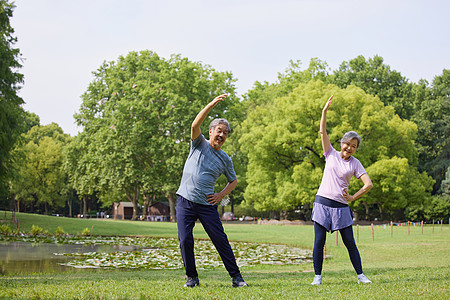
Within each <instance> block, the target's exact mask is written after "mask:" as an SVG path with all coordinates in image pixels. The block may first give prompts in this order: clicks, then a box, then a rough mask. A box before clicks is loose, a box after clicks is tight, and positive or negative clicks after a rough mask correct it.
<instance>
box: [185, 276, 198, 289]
mask: <svg viewBox="0 0 450 300" xmlns="http://www.w3.org/2000/svg"><path fill="white" fill-rule="evenodd" d="M196 285H200V281H199V280H198V277H188V279H187V281H186V283H185V284H184V285H183V287H190V288H193V287H195V286H196Z"/></svg>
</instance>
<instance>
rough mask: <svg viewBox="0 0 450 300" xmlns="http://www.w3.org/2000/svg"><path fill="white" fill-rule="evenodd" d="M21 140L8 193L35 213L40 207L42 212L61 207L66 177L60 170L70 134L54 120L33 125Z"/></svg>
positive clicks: (64, 193) (64, 194) (65, 187)
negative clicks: (13, 176)
mask: <svg viewBox="0 0 450 300" xmlns="http://www.w3.org/2000/svg"><path fill="white" fill-rule="evenodd" d="M23 139H24V143H23V144H22V145H18V147H17V148H16V149H15V155H17V156H19V157H21V158H23V159H22V160H16V161H15V164H14V168H15V170H17V176H16V178H15V180H14V181H12V182H11V192H12V193H13V194H14V196H15V199H16V201H17V209H18V210H19V207H20V202H22V204H23V206H24V207H26V206H28V207H30V209H31V211H32V212H34V210H35V208H36V206H37V207H42V208H43V211H44V213H45V214H48V213H49V211H50V210H51V209H53V208H58V207H61V206H64V201H65V197H66V194H67V192H68V188H67V176H66V174H65V172H64V169H63V162H64V154H63V152H64V151H63V150H64V147H65V145H66V144H67V142H68V141H69V139H70V136H69V135H67V134H64V133H63V131H62V129H61V128H60V127H59V126H58V125H57V124H55V123H52V124H50V125H46V126H34V127H33V128H31V129H30V130H29V131H28V132H27V133H26V134H24V137H23Z"/></svg>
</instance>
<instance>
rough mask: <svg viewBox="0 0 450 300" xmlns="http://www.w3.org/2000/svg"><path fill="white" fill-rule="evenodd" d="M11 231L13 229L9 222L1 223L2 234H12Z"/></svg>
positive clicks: (0, 230)
mask: <svg viewBox="0 0 450 300" xmlns="http://www.w3.org/2000/svg"><path fill="white" fill-rule="evenodd" d="M11 232H12V230H11V227H9V225H7V224H2V225H0V234H2V235H9V234H11Z"/></svg>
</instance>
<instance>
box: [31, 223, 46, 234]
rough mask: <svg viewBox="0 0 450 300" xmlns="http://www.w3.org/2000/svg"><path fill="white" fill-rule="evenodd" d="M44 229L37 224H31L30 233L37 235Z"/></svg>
mask: <svg viewBox="0 0 450 300" xmlns="http://www.w3.org/2000/svg"><path fill="white" fill-rule="evenodd" d="M43 231H44V229H42V228H41V227H39V226H37V225H32V226H31V234H32V235H39V234H41V233H43Z"/></svg>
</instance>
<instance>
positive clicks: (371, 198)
mask: <svg viewBox="0 0 450 300" xmlns="http://www.w3.org/2000/svg"><path fill="white" fill-rule="evenodd" d="M366 171H367V173H368V174H369V175H370V178H371V179H372V181H373V182H375V186H374V188H373V189H372V190H371V191H370V193H368V194H367V196H366V197H364V200H363V201H360V202H356V203H355V204H354V205H352V207H353V208H357V207H358V206H364V208H365V210H366V216H367V215H368V214H369V206H370V205H374V204H376V205H377V208H378V210H379V213H380V219H381V220H384V219H385V217H386V215H384V213H385V212H392V211H396V210H400V211H404V213H405V215H407V212H408V211H409V210H410V208H411V207H417V206H423V205H424V204H425V203H426V202H427V201H428V200H429V197H430V192H431V190H432V187H433V184H434V180H433V179H432V178H431V177H429V176H428V175H427V174H426V173H425V172H423V173H420V172H419V171H418V170H417V168H415V167H412V166H411V165H410V164H409V163H408V160H407V159H406V158H399V157H396V156H394V157H392V158H385V159H380V160H379V161H377V162H375V163H373V164H372V165H370V166H369V167H367V168H366ZM354 186H355V187H358V184H354Z"/></svg>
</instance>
